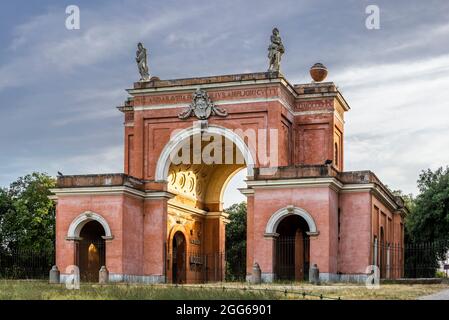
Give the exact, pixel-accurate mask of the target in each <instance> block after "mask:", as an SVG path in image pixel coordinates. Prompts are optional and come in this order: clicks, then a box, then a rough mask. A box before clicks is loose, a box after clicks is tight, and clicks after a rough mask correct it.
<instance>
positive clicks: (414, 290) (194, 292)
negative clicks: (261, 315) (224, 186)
mask: <svg viewBox="0 0 449 320" xmlns="http://www.w3.org/2000/svg"><path fill="white" fill-rule="evenodd" d="M223 285H224V286H225V287H226V288H225V289H223V287H222V285H221V284H208V285H202V286H200V285H191V286H185V287H182V286H180V287H173V286H167V285H127V284H108V285H103V286H101V285H98V284H82V285H81V289H80V290H68V289H66V287H65V285H49V284H48V283H47V282H45V281H12V280H0V300H6V299H19V300H22V299H23V300H67V299H69V300H70V299H73V300H77V299H81V300H86V299H87V300H92V299H93V300H98V299H101V300H129V299H131V300H142V299H149V300H151V299H154V300H163V299H168V300H176V299H181V300H184V299H185V300H189V299H191V300H201V299H207V300H208V299H232V300H236V299H238V300H244V299H248V300H261V299H300V300H301V299H304V297H303V296H302V295H301V294H300V293H302V292H306V293H308V294H311V295H307V296H306V297H305V299H320V298H319V296H320V295H321V294H322V295H323V296H325V297H332V298H338V297H340V298H341V299H415V298H417V297H419V296H422V295H428V294H432V293H435V292H438V291H440V290H443V289H447V288H448V286H447V285H441V284H437V285H435V284H434V285H402V284H401V285H397V284H396V285H393V284H386V285H382V286H381V288H380V289H377V290H368V289H366V288H365V287H364V286H359V285H350V284H346V285H344V284H332V285H321V286H310V285H308V284H304V285H302V284H296V285H288V286H286V285H282V284H279V285H276V284H274V285H260V286H251V287H248V286H247V285H246V284H236V283H225V284H223ZM244 288H246V290H245V289H244ZM248 288H252V289H256V290H248ZM285 290H287V292H286V293H285ZM292 292H297V293H299V294H293V293H292Z"/></svg>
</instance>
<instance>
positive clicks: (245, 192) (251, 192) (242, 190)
mask: <svg viewBox="0 0 449 320" xmlns="http://www.w3.org/2000/svg"><path fill="white" fill-rule="evenodd" d="M238 190H239V191H240V193H241V194H243V195H244V196H247V197H250V196H253V195H254V189H250V188H239V189H238Z"/></svg>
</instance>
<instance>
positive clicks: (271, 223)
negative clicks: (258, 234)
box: [265, 205, 319, 237]
mask: <svg viewBox="0 0 449 320" xmlns="http://www.w3.org/2000/svg"><path fill="white" fill-rule="evenodd" d="M292 215H297V216H300V217H301V218H303V219H304V220H305V221H306V222H307V225H308V226H309V233H308V234H309V235H312V236H315V235H318V234H319V233H318V230H317V227H316V224H315V221H314V220H313V218H312V216H311V215H310V214H309V213H308V212H307V211H306V210H304V209H302V208H298V207H294V206H292V205H290V206H287V207H284V208H281V209H279V210H278V211H276V212H275V213H274V214H273V215H272V216H271V217H270V219H269V220H268V222H267V226H266V228H265V235H266V236H268V237H272V235H273V234H276V230H277V227H278V225H279V223H280V222H281V221H282V220H283V219H284V218H286V217H288V216H292Z"/></svg>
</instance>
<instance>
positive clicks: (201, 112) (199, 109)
mask: <svg viewBox="0 0 449 320" xmlns="http://www.w3.org/2000/svg"><path fill="white" fill-rule="evenodd" d="M192 115H195V116H196V117H197V118H198V119H200V120H207V119H209V117H210V116H211V115H217V116H220V117H226V116H227V115H228V113H227V112H226V110H223V109H222V108H220V107H218V106H216V105H214V103H213V102H212V101H211V100H210V98H209V95H208V94H207V92H206V91H204V90H201V89H200V88H198V89H196V91H195V92H194V93H193V101H192V103H191V104H190V106H189V107H188V108H187V109H186V110H185V111H183V112H181V113H180V114H179V115H178V117H179V118H180V119H187V118H189V117H191V116H192Z"/></svg>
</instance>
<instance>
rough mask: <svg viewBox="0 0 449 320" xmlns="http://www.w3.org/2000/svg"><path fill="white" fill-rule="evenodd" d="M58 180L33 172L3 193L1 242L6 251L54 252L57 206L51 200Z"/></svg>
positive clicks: (1, 193)
mask: <svg viewBox="0 0 449 320" xmlns="http://www.w3.org/2000/svg"><path fill="white" fill-rule="evenodd" d="M54 186H55V180H54V179H53V178H52V177H50V176H48V175H47V174H44V173H37V172H34V173H32V174H29V175H26V176H25V177H20V178H18V179H17V180H16V181H15V182H13V183H11V185H10V187H9V188H8V189H4V190H2V191H1V192H0V241H1V245H2V247H3V248H8V249H11V250H12V249H18V248H20V249H29V250H44V249H50V250H51V249H53V240H54V237H55V234H54V228H55V205H54V203H53V201H52V200H50V199H49V198H48V196H49V195H50V194H51V192H50V190H49V189H50V188H52V187H54Z"/></svg>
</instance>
